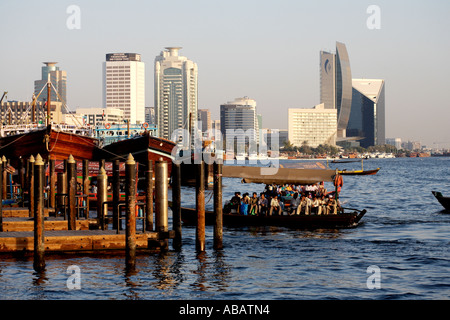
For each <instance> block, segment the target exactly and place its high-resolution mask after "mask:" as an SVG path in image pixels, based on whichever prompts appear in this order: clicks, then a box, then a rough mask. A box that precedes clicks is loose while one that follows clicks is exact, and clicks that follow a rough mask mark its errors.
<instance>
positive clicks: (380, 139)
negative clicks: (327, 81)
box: [347, 79, 386, 148]
mask: <svg viewBox="0 0 450 320" xmlns="http://www.w3.org/2000/svg"><path fill="white" fill-rule="evenodd" d="M352 84H353V90H352V92H353V96H352V108H351V113H350V118H349V122H348V126H347V136H348V137H357V138H358V140H359V142H360V145H361V147H364V148H367V147H370V146H376V145H383V144H385V140H386V137H385V134H386V130H385V94H384V80H380V79H353V81H352Z"/></svg>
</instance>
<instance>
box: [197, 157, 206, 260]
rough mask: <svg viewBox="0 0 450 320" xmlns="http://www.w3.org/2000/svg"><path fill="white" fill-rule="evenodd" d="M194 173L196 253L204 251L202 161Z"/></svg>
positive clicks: (203, 180) (203, 179) (203, 172)
mask: <svg viewBox="0 0 450 320" xmlns="http://www.w3.org/2000/svg"><path fill="white" fill-rule="evenodd" d="M196 167H197V170H196V171H197V172H196V175H197V176H196V183H195V192H196V208H197V228H196V233H195V248H196V250H197V251H198V252H202V251H205V177H204V174H205V170H204V168H203V167H204V162H203V160H202V161H201V162H200V163H199V164H197V166H196Z"/></svg>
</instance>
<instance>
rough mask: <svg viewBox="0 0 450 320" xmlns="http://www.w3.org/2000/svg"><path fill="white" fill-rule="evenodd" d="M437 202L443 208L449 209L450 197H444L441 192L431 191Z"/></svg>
mask: <svg viewBox="0 0 450 320" xmlns="http://www.w3.org/2000/svg"><path fill="white" fill-rule="evenodd" d="M431 193H432V194H433V195H434V196H435V198H436V199H437V200H438V201H439V203H440V204H441V205H442V206H443V207H444V208H445V210H449V211H450V197H444V196H443V195H442V193H441V192H438V191H431Z"/></svg>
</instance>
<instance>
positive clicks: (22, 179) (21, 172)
mask: <svg viewBox="0 0 450 320" xmlns="http://www.w3.org/2000/svg"><path fill="white" fill-rule="evenodd" d="M18 183H19V184H20V190H21V191H20V198H21V199H22V200H21V205H20V206H21V207H23V201H24V199H23V191H24V188H25V168H24V159H23V158H22V156H20V157H19V181H18Z"/></svg>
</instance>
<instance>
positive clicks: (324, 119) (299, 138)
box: [288, 103, 337, 148]
mask: <svg viewBox="0 0 450 320" xmlns="http://www.w3.org/2000/svg"><path fill="white" fill-rule="evenodd" d="M336 136H337V109H325V106H324V104H323V103H322V104H319V105H317V106H315V107H314V108H311V109H301V108H295V109H294V108H289V110H288V137H289V141H290V142H291V143H292V144H293V145H294V146H297V147H301V146H302V145H303V144H304V143H305V142H306V143H307V144H308V146H310V147H313V148H316V147H318V146H319V145H321V144H328V145H332V146H334V145H336Z"/></svg>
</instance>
